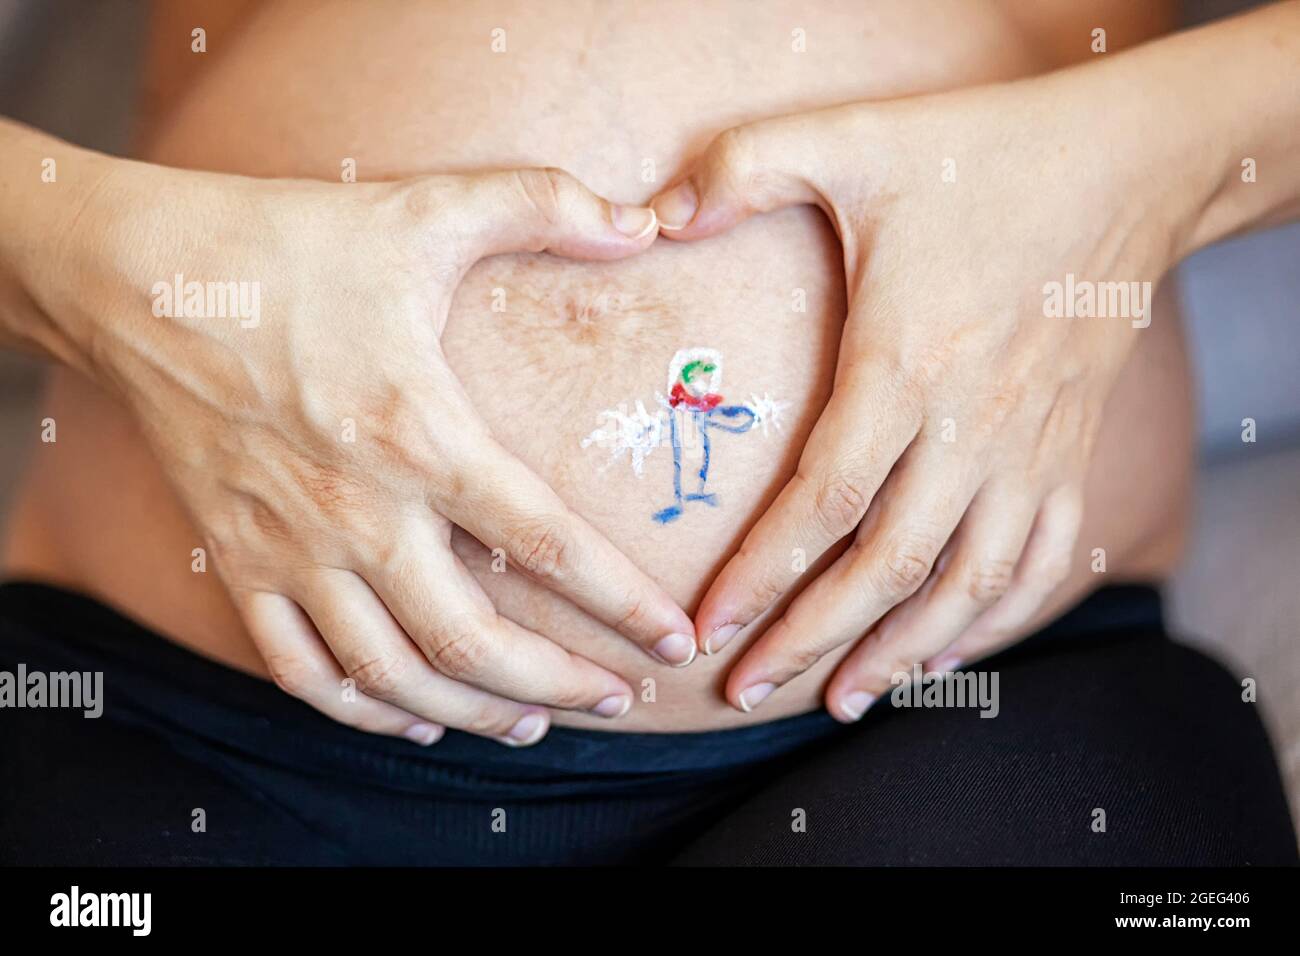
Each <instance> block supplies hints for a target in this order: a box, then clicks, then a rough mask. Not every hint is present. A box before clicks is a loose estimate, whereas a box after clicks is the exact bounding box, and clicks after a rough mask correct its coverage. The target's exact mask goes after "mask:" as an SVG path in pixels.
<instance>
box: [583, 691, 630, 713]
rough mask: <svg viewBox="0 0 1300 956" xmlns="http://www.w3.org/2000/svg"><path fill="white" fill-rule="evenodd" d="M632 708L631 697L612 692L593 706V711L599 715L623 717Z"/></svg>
mask: <svg viewBox="0 0 1300 956" xmlns="http://www.w3.org/2000/svg"><path fill="white" fill-rule="evenodd" d="M631 709H632V698H631V697H629V696H627V694H611V695H610V696H608V697H606V698H605V699H604V700H602V701H601V702H600V703H599V704H597V705H596V706H595V707H593V708H591V712H592V713H593V714H595V715H596V716H597V717H622V716H623V715H624V714H626V713H627V712H628V711H629V710H631Z"/></svg>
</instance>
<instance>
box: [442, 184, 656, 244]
mask: <svg viewBox="0 0 1300 956" xmlns="http://www.w3.org/2000/svg"><path fill="white" fill-rule="evenodd" d="M460 178H461V180H462V181H463V186H464V187H465V188H464V190H463V192H461V193H460V195H459V198H458V199H457V200H456V201H455V202H454V205H452V204H448V205H443V206H440V207H439V209H438V213H439V216H440V217H441V219H440V225H441V226H443V227H444V228H454V229H455V230H456V233H457V235H458V236H459V238H460V239H461V240H462V241H463V242H464V243H465V247H466V251H467V253H468V256H469V259H470V260H471V261H474V260H478V259H481V258H483V257H484V256H491V255H497V254H499V253H505V252H553V253H555V254H556V255H561V256H569V257H570V258H575V259H620V258H622V257H624V256H629V255H633V254H634V253H637V252H640V251H641V250H642V249H645V248H647V247H648V246H649V245H650V244H651V243H653V242H654V240H655V236H656V234H657V227H658V220H657V219H656V218H655V214H654V211H653V210H652V209H649V208H647V207H640V206H619V205H614V204H612V203H610V202H607V201H606V200H604V199H602V198H601V197H599V196H597V195H596V194H595V193H593V192H592V191H591V190H590V189H588V188H587V187H586V186H584V185H583V184H582V183H580V182H579V181H578V180H577V179H575V178H574V177H573V176H571V175H569V174H568V173H566V172H564V171H563V170H561V169H514V170H506V171H503V172H492V173H483V174H480V175H475V176H466V177H460Z"/></svg>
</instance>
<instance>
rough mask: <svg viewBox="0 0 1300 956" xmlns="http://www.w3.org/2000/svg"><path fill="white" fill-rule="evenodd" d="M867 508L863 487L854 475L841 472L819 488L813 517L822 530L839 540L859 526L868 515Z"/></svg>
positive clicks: (829, 478)
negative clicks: (863, 517) (865, 515)
mask: <svg viewBox="0 0 1300 956" xmlns="http://www.w3.org/2000/svg"><path fill="white" fill-rule="evenodd" d="M867 504H868V502H867V495H866V492H865V491H863V489H862V483H861V482H860V481H859V480H858V479H856V478H855V477H853V476H852V475H849V474H846V473H844V472H837V473H834V474H832V475H830V476H828V477H827V478H825V479H824V480H823V481H822V482H821V483H820V484H818V485H817V491H816V493H815V494H814V496H813V515H814V516H815V518H816V521H817V523H818V524H819V525H820V526H821V528H822V530H824V531H825V532H826V533H827V534H828V535H830V536H833V537H834V538H836V539H839V538H842V537H844V536H845V535H847V534H849V533H850V532H851V531H852V530H853V529H854V528H856V527H857V526H858V522H860V521H861V520H862V516H863V515H864V514H866V513H867Z"/></svg>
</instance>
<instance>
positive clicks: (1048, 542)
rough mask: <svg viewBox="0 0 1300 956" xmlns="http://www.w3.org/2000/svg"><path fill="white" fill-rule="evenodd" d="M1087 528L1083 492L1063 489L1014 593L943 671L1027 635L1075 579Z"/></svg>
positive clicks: (1034, 534)
mask: <svg viewBox="0 0 1300 956" xmlns="http://www.w3.org/2000/svg"><path fill="white" fill-rule="evenodd" d="M1082 524H1083V492H1082V490H1081V489H1079V488H1077V487H1074V486H1066V487H1062V488H1058V489H1057V490H1056V491H1054V492H1052V493H1051V494H1050V495H1048V496H1047V498H1046V499H1044V501H1043V506H1042V508H1041V509H1040V510H1039V512H1038V517H1037V519H1036V520H1035V522H1034V527H1033V530H1032V531H1031V532H1030V535H1029V541H1028V543H1027V544H1026V545H1025V552H1024V555H1023V556H1022V557H1021V559H1020V564H1019V565H1018V566H1017V567H1016V573H1015V577H1014V578H1013V579H1012V582H1011V587H1010V589H1009V590H1008V591H1007V593H1006V595H1005V596H1004V597H1003V598H1002V600H1000V601H998V602H997V603H996V604H994V605H993V606H992V607H991V608H989V609H988V610H986V611H984V613H982V614H981V615H980V616H979V617H977V618H976V619H975V621H974V623H973V624H971V626H970V627H969V628H967V630H966V631H965V632H964V633H963V634H962V635H961V636H960V637H958V638H957V640H956V641H955V642H954V643H953V644H952V645H951V646H949V647H948V648H947V649H946V650H945V651H944V652H943V653H942V655H941V657H940V660H939V661H938V662H937V663H943V664H944V665H945V667H944V668H942V669H944V670H952V669H953V668H954V667H956V666H958V665H959V664H960V663H962V662H965V661H973V660H977V659H978V658H981V657H987V656H988V655H989V654H991V653H993V651H995V650H998V649H1000V648H1001V647H1003V646H1005V645H1006V644H1009V643H1011V642H1012V641H1015V640H1018V639H1019V638H1021V637H1023V636H1024V635H1025V634H1026V632H1027V631H1028V629H1029V627H1030V626H1031V625H1032V624H1033V623H1034V619H1035V618H1036V617H1037V616H1038V614H1039V612H1040V611H1041V610H1042V608H1043V606H1044V605H1045V604H1046V603H1047V601H1048V600H1049V599H1050V598H1051V597H1052V595H1053V594H1054V593H1055V592H1056V590H1057V588H1059V587H1060V586H1061V585H1062V584H1064V583H1065V581H1066V580H1067V579H1068V578H1069V576H1070V572H1071V570H1072V564H1073V559H1074V546H1075V543H1076V542H1077V541H1078V538H1079V529H1080V527H1081V526H1082ZM936 666H937V664H936Z"/></svg>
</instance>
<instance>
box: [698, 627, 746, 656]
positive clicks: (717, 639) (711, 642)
mask: <svg viewBox="0 0 1300 956" xmlns="http://www.w3.org/2000/svg"><path fill="white" fill-rule="evenodd" d="M739 633H740V625H739V624H720V625H718V626H717V627H715V628H714V629H713V633H712V634H710V635H709V637H708V639H707V640H706V641H705V642H704V653H705V654H716V653H718V651H720V650H722V649H723V648H724V647H726V646H727V641H729V640H731V639H732V638H733V637H735V636H736V635H737V634H739Z"/></svg>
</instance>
